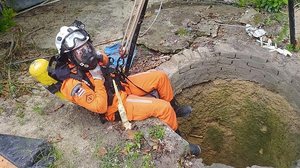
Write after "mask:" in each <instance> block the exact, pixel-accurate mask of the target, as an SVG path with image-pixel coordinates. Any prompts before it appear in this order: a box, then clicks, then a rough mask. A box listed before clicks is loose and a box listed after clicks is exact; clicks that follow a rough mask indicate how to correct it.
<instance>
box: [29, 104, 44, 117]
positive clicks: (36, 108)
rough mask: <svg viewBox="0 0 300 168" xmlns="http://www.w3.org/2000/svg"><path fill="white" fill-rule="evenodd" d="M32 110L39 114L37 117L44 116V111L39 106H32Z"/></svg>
mask: <svg viewBox="0 0 300 168" xmlns="http://www.w3.org/2000/svg"><path fill="white" fill-rule="evenodd" d="M32 110H33V111H34V112H35V113H37V114H39V115H44V114H45V112H44V109H43V108H42V107H41V106H40V105H36V106H34V107H33V108H32Z"/></svg>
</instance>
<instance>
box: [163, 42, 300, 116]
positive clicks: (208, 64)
mask: <svg viewBox="0 0 300 168" xmlns="http://www.w3.org/2000/svg"><path fill="white" fill-rule="evenodd" d="M299 63H300V62H299V59H297V58H296V57H285V56H282V55H279V54H277V53H275V52H269V50H267V49H264V48H262V47H260V46H256V45H247V44H241V43H236V44H235V45H230V44H226V43H221V42H219V43H216V44H215V45H214V46H210V47H199V48H197V49H186V50H183V51H182V52H180V53H178V54H175V55H173V56H172V58H171V59H170V60H169V61H167V62H165V63H163V64H162V65H160V66H159V67H157V69H160V70H164V71H165V72H167V73H168V75H169V77H170V79H171V81H172V85H173V88H174V90H175V93H180V92H181V91H182V89H184V88H187V87H190V86H192V85H196V84H201V83H204V82H208V81H213V80H215V79H217V78H219V79H241V80H247V81H253V82H257V83H259V84H261V85H263V86H264V87H266V88H267V89H269V90H271V91H274V92H277V93H279V94H280V95H282V96H284V97H285V98H286V99H287V100H288V101H289V102H290V104H291V105H293V106H294V108H295V109H296V110H298V111H299V108H300V72H299V70H300V66H299Z"/></svg>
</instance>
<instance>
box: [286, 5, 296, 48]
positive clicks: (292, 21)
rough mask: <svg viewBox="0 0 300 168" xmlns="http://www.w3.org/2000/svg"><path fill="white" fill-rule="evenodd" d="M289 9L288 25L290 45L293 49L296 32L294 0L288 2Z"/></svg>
mask: <svg viewBox="0 0 300 168" xmlns="http://www.w3.org/2000/svg"><path fill="white" fill-rule="evenodd" d="M288 8H289V23H290V43H291V44H292V46H293V48H295V46H296V31H295V10H294V0H288Z"/></svg>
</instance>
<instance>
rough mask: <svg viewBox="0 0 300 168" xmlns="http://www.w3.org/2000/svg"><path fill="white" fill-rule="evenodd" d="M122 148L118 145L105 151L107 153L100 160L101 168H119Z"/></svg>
mask: <svg viewBox="0 0 300 168" xmlns="http://www.w3.org/2000/svg"><path fill="white" fill-rule="evenodd" d="M121 150H122V148H121V146H120V145H117V146H115V147H113V148H110V149H109V150H107V153H106V154H105V155H104V156H103V157H102V158H101V160H100V167H101V168H111V167H120V165H121V163H122V162H121V156H120V152H121Z"/></svg>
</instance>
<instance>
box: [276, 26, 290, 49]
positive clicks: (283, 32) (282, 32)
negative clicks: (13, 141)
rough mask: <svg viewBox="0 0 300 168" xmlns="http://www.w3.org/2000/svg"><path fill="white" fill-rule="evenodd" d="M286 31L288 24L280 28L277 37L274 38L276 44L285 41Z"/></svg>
mask: <svg viewBox="0 0 300 168" xmlns="http://www.w3.org/2000/svg"><path fill="white" fill-rule="evenodd" d="M288 30H289V26H288V24H284V26H283V27H282V28H281V30H280V32H279V34H278V36H277V37H276V39H275V42H276V43H277V44H280V43H282V41H283V40H284V39H285V38H288V37H287V36H288Z"/></svg>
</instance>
